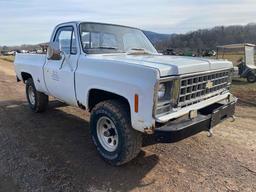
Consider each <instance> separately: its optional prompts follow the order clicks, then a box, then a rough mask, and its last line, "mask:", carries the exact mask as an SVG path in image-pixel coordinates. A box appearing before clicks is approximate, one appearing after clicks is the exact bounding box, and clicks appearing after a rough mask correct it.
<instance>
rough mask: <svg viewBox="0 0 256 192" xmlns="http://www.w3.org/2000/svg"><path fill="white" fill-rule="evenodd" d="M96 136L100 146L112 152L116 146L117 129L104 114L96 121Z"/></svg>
mask: <svg viewBox="0 0 256 192" xmlns="http://www.w3.org/2000/svg"><path fill="white" fill-rule="evenodd" d="M97 136H98V139H99V142H100V144H101V145H102V147H103V148H104V149H105V150H107V151H109V152H113V151H115V150H116V148H117V146H118V134H117V129H116V126H115V124H114V123H113V121H112V120H111V119H110V118H108V117H106V116H104V117H101V118H100V119H99V120H98V122H97Z"/></svg>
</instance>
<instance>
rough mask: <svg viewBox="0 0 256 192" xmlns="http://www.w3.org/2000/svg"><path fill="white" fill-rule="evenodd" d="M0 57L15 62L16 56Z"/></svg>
mask: <svg viewBox="0 0 256 192" xmlns="http://www.w3.org/2000/svg"><path fill="white" fill-rule="evenodd" d="M0 59H2V60H5V61H9V62H13V61H14V56H0Z"/></svg>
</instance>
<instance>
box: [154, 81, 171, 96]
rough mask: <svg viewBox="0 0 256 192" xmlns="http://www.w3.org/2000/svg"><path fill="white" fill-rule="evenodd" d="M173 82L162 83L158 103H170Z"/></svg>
mask: <svg viewBox="0 0 256 192" xmlns="http://www.w3.org/2000/svg"><path fill="white" fill-rule="evenodd" d="M171 88H172V81H167V82H162V83H160V84H159V86H158V92H157V95H158V101H166V100H167V101H170V99H171Z"/></svg>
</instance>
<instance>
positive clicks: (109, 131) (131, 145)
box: [90, 100, 142, 166]
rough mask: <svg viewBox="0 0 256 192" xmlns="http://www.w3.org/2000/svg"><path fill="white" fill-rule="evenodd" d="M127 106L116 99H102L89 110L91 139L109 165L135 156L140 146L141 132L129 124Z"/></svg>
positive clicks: (120, 163)
mask: <svg viewBox="0 0 256 192" xmlns="http://www.w3.org/2000/svg"><path fill="white" fill-rule="evenodd" d="M128 109H129V108H128V106H127V105H125V104H124V103H122V102H120V101H117V100H108V101H103V102H100V103H99V104H97V105H96V106H95V107H94V108H93V110H92V112H91V121H90V129H91V135H92V140H93V142H94V144H95V145H96V147H97V150H98V152H99V153H100V155H101V157H103V159H104V160H105V161H107V162H108V163H110V164H111V165H115V166H118V165H122V164H124V163H127V162H128V161H130V160H132V159H133V158H135V157H136V156H137V155H138V154H139V152H140V149H141V146H142V134H141V133H140V132H138V131H136V130H134V129H133V128H132V126H131V121H130V114H129V112H128Z"/></svg>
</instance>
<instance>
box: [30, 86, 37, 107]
mask: <svg viewBox="0 0 256 192" xmlns="http://www.w3.org/2000/svg"><path fill="white" fill-rule="evenodd" d="M28 98H29V101H30V103H31V104H32V105H35V103H36V100H35V93H34V90H33V87H32V86H29V88H28Z"/></svg>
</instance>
